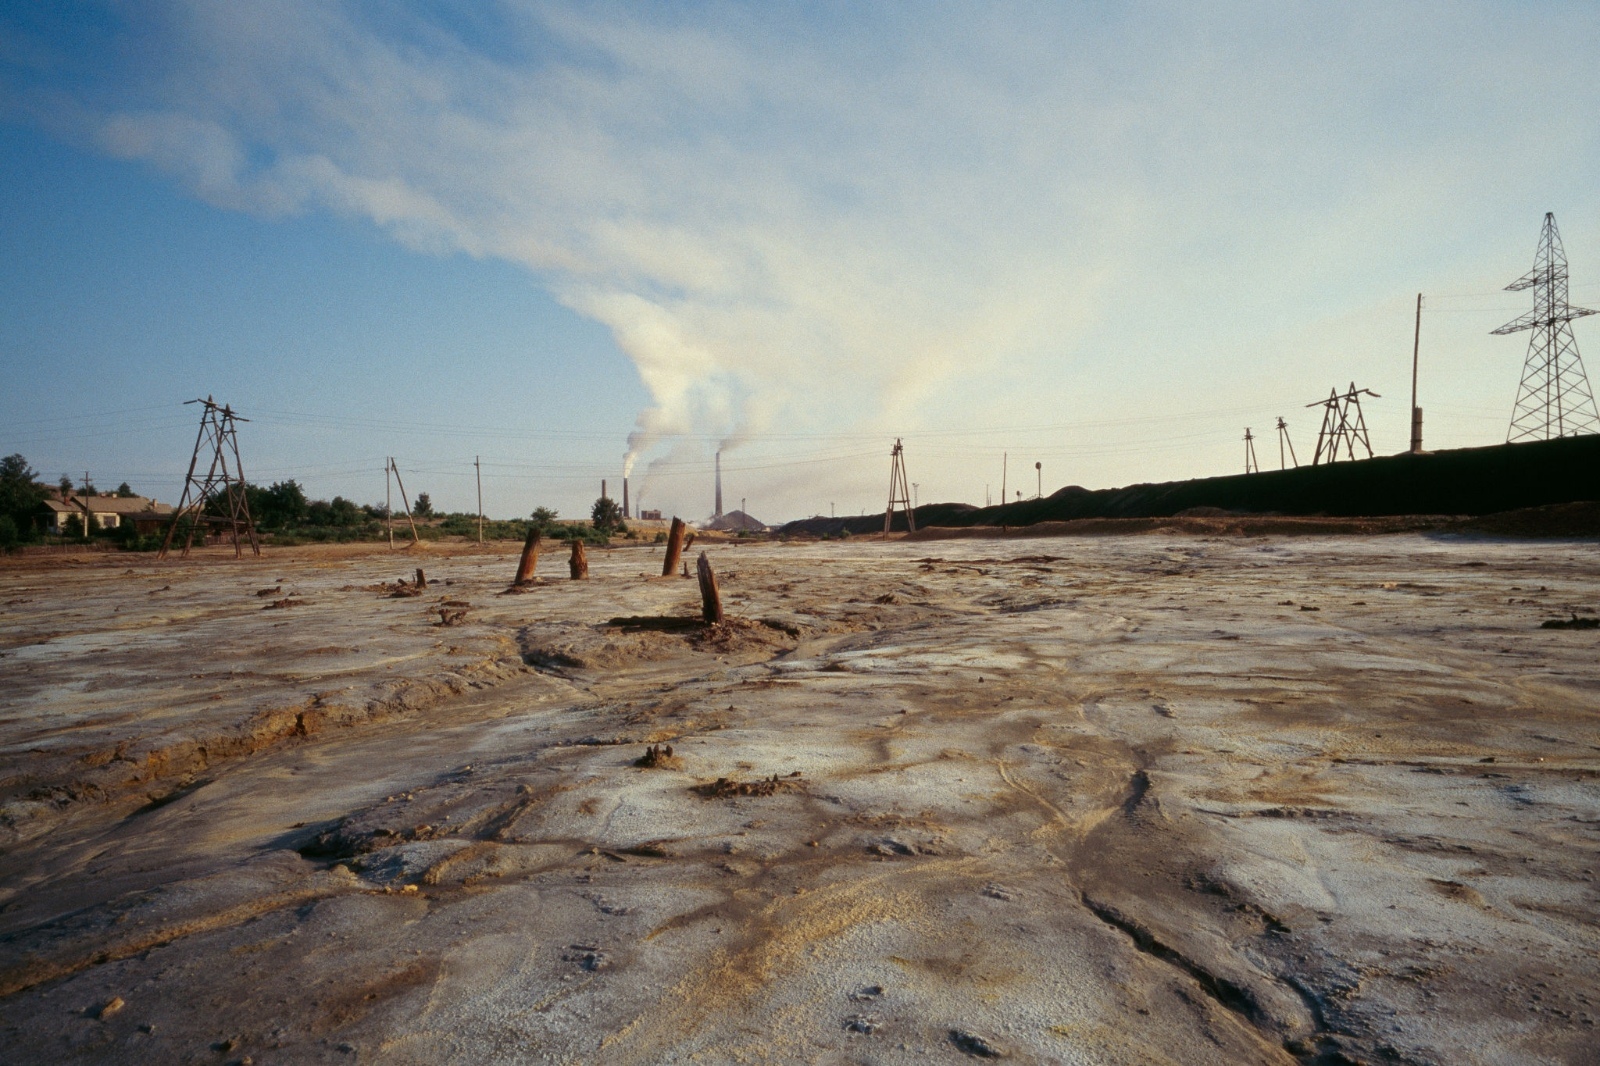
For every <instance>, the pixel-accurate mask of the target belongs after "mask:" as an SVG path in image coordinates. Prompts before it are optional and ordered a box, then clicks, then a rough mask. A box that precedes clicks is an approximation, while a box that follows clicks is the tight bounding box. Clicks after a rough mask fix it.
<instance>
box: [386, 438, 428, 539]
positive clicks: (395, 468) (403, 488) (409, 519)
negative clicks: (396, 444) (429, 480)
mask: <svg viewBox="0 0 1600 1066" xmlns="http://www.w3.org/2000/svg"><path fill="white" fill-rule="evenodd" d="M389 469H391V470H393V471H394V483H395V484H396V485H398V486H399V487H400V502H401V503H403V504H405V505H406V521H407V522H410V523H411V543H412V544H421V543H422V538H421V537H419V536H417V521H416V519H414V518H412V517H411V500H410V499H409V498H407V496H406V483H405V482H404V481H401V480H400V468H399V467H398V466H396V465H395V461H394V460H393V459H390V460H389Z"/></svg>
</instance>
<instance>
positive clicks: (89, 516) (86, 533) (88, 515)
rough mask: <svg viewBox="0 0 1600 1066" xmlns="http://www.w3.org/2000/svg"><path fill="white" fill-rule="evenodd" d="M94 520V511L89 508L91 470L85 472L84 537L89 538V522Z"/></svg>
mask: <svg viewBox="0 0 1600 1066" xmlns="http://www.w3.org/2000/svg"><path fill="white" fill-rule="evenodd" d="M93 521H94V512H93V511H91V510H89V471H87V470H85V471H84V472H83V539H84V540H86V541H87V540H88V539H89V523H91V522H93Z"/></svg>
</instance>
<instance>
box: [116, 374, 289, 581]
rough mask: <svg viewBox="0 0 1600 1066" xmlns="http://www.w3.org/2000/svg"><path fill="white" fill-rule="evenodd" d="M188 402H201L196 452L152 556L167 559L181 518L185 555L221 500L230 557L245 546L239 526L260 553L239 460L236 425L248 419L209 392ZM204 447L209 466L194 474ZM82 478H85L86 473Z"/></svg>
mask: <svg viewBox="0 0 1600 1066" xmlns="http://www.w3.org/2000/svg"><path fill="white" fill-rule="evenodd" d="M191 403H197V404H200V405H201V406H200V432H199V433H198V434H197V435H196V436H195V439H194V454H193V455H192V456H191V457H190V458H189V473H188V475H187V476H186V477H185V478H184V480H183V496H182V498H181V499H179V501H178V507H177V509H176V510H175V511H173V512H172V518H171V519H170V520H169V521H168V522H167V532H166V535H165V536H164V537H162V538H161V550H160V551H159V552H157V553H156V558H158V559H165V558H166V557H167V549H168V548H170V547H171V546H172V535H173V534H174V533H176V532H177V531H178V523H180V522H183V521H185V520H188V524H187V527H186V532H185V534H184V538H183V551H182V553H181V554H182V555H183V556H184V557H187V556H188V554H189V546H190V545H191V544H193V543H194V527H195V520H196V519H199V518H202V517H203V516H204V512H205V509H206V507H207V505H209V504H211V503H214V502H217V501H218V500H219V499H220V501H221V502H222V503H223V504H224V505H225V506H226V508H227V519H228V528H229V530H231V531H232V534H233V556H234V558H235V559H238V558H241V557H243V555H244V547H243V545H242V544H241V543H240V541H239V533H240V532H241V530H242V531H243V532H244V534H245V536H246V537H247V538H248V539H249V541H250V551H251V552H252V553H253V554H255V555H260V554H261V542H260V541H259V540H257V539H256V524H255V521H254V520H253V519H252V518H251V517H250V498H249V496H248V495H247V494H246V493H245V491H244V485H245V481H244V465H243V464H242V463H241V462H240V461H239V428H238V426H237V425H236V423H239V422H248V421H250V420H249V419H248V418H240V417H239V416H238V415H237V414H236V413H235V412H234V410H233V408H231V407H229V406H227V405H226V404H219V403H217V402H215V401H214V400H212V398H211V397H209V396H207V397H206V398H205V399H203V400H185V401H184V405H185V406H187V405H189V404H191ZM206 445H210V448H211V467H210V469H209V470H207V472H206V475H205V476H204V477H195V473H194V472H195V469H196V467H197V466H198V465H199V463H200V449H201V448H202V447H205V446H206ZM230 454H231V455H232V457H233V466H232V468H231V469H230V468H229V465H228V457H229V455H230ZM84 477H85V479H86V480H87V478H88V474H87V472H85V474H84ZM200 542H201V543H202V544H204V543H205V534H204V533H202V534H201V536H200Z"/></svg>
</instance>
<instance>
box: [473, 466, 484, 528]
mask: <svg viewBox="0 0 1600 1066" xmlns="http://www.w3.org/2000/svg"><path fill="white" fill-rule="evenodd" d="M472 468H473V470H475V471H477V474H478V543H479V544H482V543H483V456H481V455H474V456H473V457H472Z"/></svg>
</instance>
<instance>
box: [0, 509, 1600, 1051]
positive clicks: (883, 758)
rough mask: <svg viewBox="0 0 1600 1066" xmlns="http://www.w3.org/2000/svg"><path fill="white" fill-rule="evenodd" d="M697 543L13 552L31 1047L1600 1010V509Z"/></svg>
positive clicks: (611, 1039) (18, 1019) (12, 692)
mask: <svg viewBox="0 0 1600 1066" xmlns="http://www.w3.org/2000/svg"><path fill="white" fill-rule="evenodd" d="M712 552H713V561H714V562H715V563H716V565H717V568H718V573H719V577H720V579H721V583H722V587H723V593H724V598H725V603H726V606H727V609H728V612H729V614H730V616H732V620H733V621H732V624H730V625H729V626H728V627H726V628H725V629H722V630H715V631H709V630H706V629H704V628H701V627H699V626H695V625H690V624H679V623H675V622H671V621H661V620H662V619H675V618H686V617H689V616H692V615H693V614H695V613H696V609H697V606H698V605H697V602H696V598H695V597H696V593H695V585H694V583H693V582H690V581H683V580H680V579H647V578H646V577H645V576H644V575H646V574H648V573H650V572H652V571H656V570H659V567H660V554H659V551H658V550H656V551H652V550H650V549H642V548H641V549H623V550H617V551H614V552H596V553H594V555H593V556H591V580H589V581H586V582H568V581H565V580H564V579H562V578H559V577H556V578H548V579H547V581H546V583H543V584H541V585H539V586H536V587H534V588H532V589H530V590H528V591H527V592H526V593H525V594H523V595H500V593H502V592H503V590H504V588H505V583H506V580H507V579H508V577H509V576H510V573H511V571H512V570H513V569H514V562H515V557H514V555H512V554H507V553H506V552H504V551H493V550H486V551H482V552H478V551H469V550H467V549H458V550H454V551H451V550H434V551H430V552H427V553H425V554H422V555H418V556H413V555H411V554H410V553H404V552H397V553H393V554H390V553H388V552H386V551H370V550H366V549H362V550H343V551H320V552H319V551H313V550H298V551H285V552H280V553H276V554H271V555H269V556H268V557H267V558H266V559H264V560H261V561H249V562H245V563H237V562H234V561H232V560H221V559H196V560H194V561H191V562H186V563H174V564H156V563H154V562H151V561H147V560H141V561H134V562H130V561H128V559H127V558H125V557H124V558H117V559H104V558H102V559H98V560H94V561H88V562H84V563H81V564H68V563H58V562H56V561H53V560H46V561H44V562H40V561H38V560H34V561H28V562H25V563H23V564H7V565H5V566H3V567H0V604H4V608H5V610H4V613H3V615H0V849H3V850H0V1060H3V1061H6V1062H59V1063H72V1062H134V1061H138V1062H172V1063H191V1062H192V1063H223V1062H232V1063H243V1062H251V1063H302V1062H308V1063H309V1062H328V1063H359V1062H374V1063H377V1062H381V1063H444V1062H451V1063H493V1062H506V1063H511V1062H519V1063H520V1062H545V1061H549V1062H608V1063H611V1062H615V1063H654V1062H677V1061H700V1062H841V1063H845V1062H848V1063H856V1062H860V1063H867V1062H875V1063H896V1062H919V1063H921V1062H928V1061H933V1062H951V1063H959V1062H970V1061H974V1060H982V1059H1001V1058H1003V1059H1005V1060H1006V1061H1014V1062H1067V1063H1130V1064H1131V1063H1185V1064H1188V1063H1294V1062H1307V1063H1344V1062H1371V1063H1387V1062H1398V1063H1519V1064H1520V1063H1579V1062H1595V1061H1597V1057H1600V1053H1597V1051H1596V1049H1597V1048H1600V1032H1597V1026H1596V1017H1597V1014H1600V961H1597V960H1600V954H1597V951H1600V928H1597V923H1600V899H1597V892H1596V881H1595V876H1596V872H1597V871H1600V728H1597V726H1600V633H1597V632H1596V631H1594V630H1549V629H1541V628H1540V624H1541V623H1542V622H1544V621H1546V620H1549V619H1552V618H1566V617H1568V616H1570V615H1571V614H1588V615H1593V614H1595V613H1597V610H1596V608H1597V607H1600V546H1597V545H1596V544H1594V543H1592V542H1591V543H1582V542H1562V543H1538V544H1532V545H1530V544H1528V543H1516V542H1496V541H1489V540H1472V539H1465V538H1451V537H1423V536H1413V535H1406V536H1393V537H1374V538H1359V537H1337V538H1336V537H1328V538H1261V537H1255V538H1205V537H1183V536H1173V535H1150V536H1138V537H1100V538H1092V537H1076V538H1071V539H1056V540H1014V539H1013V540H1005V541H1003V542H994V541H947V542H934V543H918V544H912V543H891V544H864V543H852V544H796V545H767V546H759V547H755V546H744V547H737V548H734V547H715V548H713V549H712ZM563 563H564V561H563V560H559V559H546V560H545V561H544V562H543V563H542V567H543V569H544V571H545V572H547V573H548V572H549V571H550V570H551V569H556V570H557V571H558V572H560V573H563V574H564V572H565V567H564V565H563ZM552 564H555V565H554V567H553V566H552ZM417 565H421V566H424V567H425V568H426V570H427V573H428V576H429V577H430V578H431V579H433V584H432V585H431V586H430V587H429V588H428V589H427V590H426V591H424V592H422V593H421V594H420V595H416V596H398V597H397V596H395V595H393V594H392V593H393V589H392V585H393V582H394V581H395V580H396V579H398V578H401V577H407V578H409V577H410V575H411V572H412V568H413V567H415V566H417ZM446 581H448V582H449V583H448V584H446V583H445V582H446ZM386 582H387V583H388V587H386V586H385V583H386ZM280 604H282V605H283V606H279V605H280ZM463 605H465V608H464V609H465V614H464V615H463V614H461V613H459V612H461V611H462V610H463ZM446 618H449V619H450V620H451V623H452V624H442V623H443V622H444V621H445V619H446ZM613 619H617V620H619V621H620V622H622V623H623V624H617V625H610V624H608V622H610V621H611V620H613ZM657 745H659V746H661V747H657V749H656V755H655V756H654V757H652V758H650V759H646V760H645V761H646V762H647V763H650V762H653V763H654V764H655V765H638V762H639V760H640V759H641V757H644V756H645V755H646V753H647V750H648V749H649V748H650V747H651V746H657ZM665 745H671V748H672V751H671V752H670V753H667V752H666V751H665Z"/></svg>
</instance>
